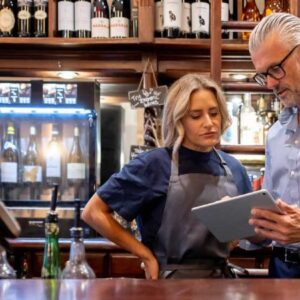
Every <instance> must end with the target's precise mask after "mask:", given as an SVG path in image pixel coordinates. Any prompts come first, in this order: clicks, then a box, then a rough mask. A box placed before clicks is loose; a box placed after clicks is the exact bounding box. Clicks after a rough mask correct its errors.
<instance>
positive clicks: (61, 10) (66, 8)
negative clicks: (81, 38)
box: [58, 1, 74, 31]
mask: <svg viewBox="0 0 300 300" xmlns="http://www.w3.org/2000/svg"><path fill="white" fill-rule="evenodd" d="M58 30H59V31H61V30H70V31H74V3H73V2H71V1H60V2H58Z"/></svg>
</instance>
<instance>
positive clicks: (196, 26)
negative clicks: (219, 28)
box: [192, 0, 210, 39]
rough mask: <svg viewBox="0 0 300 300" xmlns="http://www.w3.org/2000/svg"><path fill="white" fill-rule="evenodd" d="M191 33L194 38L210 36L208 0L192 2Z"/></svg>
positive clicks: (194, 0)
mask: <svg viewBox="0 0 300 300" xmlns="http://www.w3.org/2000/svg"><path fill="white" fill-rule="evenodd" d="M192 34H193V37H195V38H204V39H208V38H209V37H210V3H209V1H208V0H193V2H192Z"/></svg>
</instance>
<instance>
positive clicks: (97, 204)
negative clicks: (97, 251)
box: [81, 194, 159, 279]
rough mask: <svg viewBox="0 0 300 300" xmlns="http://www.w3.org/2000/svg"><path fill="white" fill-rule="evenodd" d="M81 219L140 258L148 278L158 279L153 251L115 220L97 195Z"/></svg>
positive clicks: (86, 207) (85, 209) (91, 200)
mask: <svg viewBox="0 0 300 300" xmlns="http://www.w3.org/2000/svg"><path fill="white" fill-rule="evenodd" d="M81 217H82V219H83V220H84V221H85V222H86V223H87V224H88V225H90V226H91V227H92V228H94V229H95V230H96V231H97V232H99V233H100V234H101V235H103V236H104V237H106V238H108V239H109V240H111V241H112V242H114V243H115V244H117V245H119V246H120V247H121V248H123V249H126V250H127V251H129V252H131V253H133V254H135V255H136V256H138V257H140V258H141V259H142V261H143V263H144V265H145V272H146V277H147V278H150V279H157V278H158V269H159V268H158V263H157V260H156V258H155V257H154V255H153V253H152V252H151V250H150V249H149V248H147V247H146V246H145V245H144V244H142V243H141V242H140V241H138V240H137V239H136V238H135V237H133V235H131V234H130V233H129V232H128V231H127V230H125V229H124V228H123V227H122V226H121V225H120V224H119V223H118V222H117V221H116V220H115V219H114V217H113V216H112V210H111V209H110V208H109V206H108V205H107V204H106V203H105V202H104V201H103V200H102V199H101V198H100V197H99V196H98V195H97V194H94V195H93V196H92V198H91V199H90V200H89V202H88V203H87V204H86V206H85V208H84V210H83V212H82V215H81Z"/></svg>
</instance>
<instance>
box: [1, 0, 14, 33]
mask: <svg viewBox="0 0 300 300" xmlns="http://www.w3.org/2000/svg"><path fill="white" fill-rule="evenodd" d="M16 8H17V7H16V2H15V1H14V0H1V1H0V36H1V37H11V36H16V27H17V26H16Z"/></svg>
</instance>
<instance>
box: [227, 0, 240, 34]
mask: <svg viewBox="0 0 300 300" xmlns="http://www.w3.org/2000/svg"><path fill="white" fill-rule="evenodd" d="M237 16H238V13H237V0H229V20H230V21H237V19H238V17H237ZM237 37H238V34H237V32H233V31H230V32H229V39H236V38H237Z"/></svg>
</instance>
